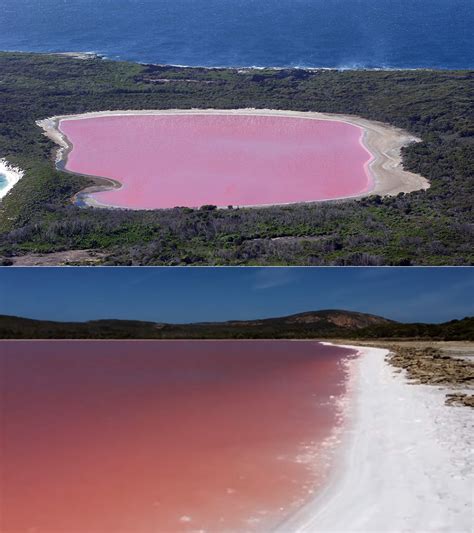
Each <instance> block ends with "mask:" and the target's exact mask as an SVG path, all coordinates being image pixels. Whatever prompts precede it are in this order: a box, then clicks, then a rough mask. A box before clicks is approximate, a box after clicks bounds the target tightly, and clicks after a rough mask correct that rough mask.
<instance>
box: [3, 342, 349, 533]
mask: <svg viewBox="0 0 474 533" xmlns="http://www.w3.org/2000/svg"><path fill="white" fill-rule="evenodd" d="M355 354H356V352H355V351H354V350H351V349H347V348H343V347H340V346H325V345H322V344H320V343H318V342H313V341H284V340H281V341H238V340H236V341H0V371H1V372H0V381H1V385H2V394H1V395H0V422H1V424H0V428H1V438H0V457H1V476H0V495H1V496H0V531H1V532H2V533H19V532H30V533H33V532H34V533H174V532H183V533H185V532H186V533H191V532H194V533H195V532H197V531H206V532H207V533H211V532H214V533H221V532H223V531H228V532H230V531H234V532H236V531H245V532H262V533H263V532H268V531H270V530H272V529H273V528H274V527H275V526H276V525H277V524H279V523H281V521H283V520H284V519H285V518H286V517H288V516H289V515H291V514H292V513H293V512H294V511H295V510H296V509H298V508H299V507H300V506H301V505H302V504H304V503H305V502H306V501H307V500H308V499H312V498H313V497H314V496H315V494H316V493H317V492H318V491H319V490H320V489H321V487H322V486H323V485H324V483H325V482H326V480H327V475H328V462H330V461H331V456H330V454H331V448H330V446H328V445H329V441H327V440H326V439H327V438H328V437H330V436H331V434H332V431H333V429H334V427H336V426H337V425H338V424H340V419H339V418H338V413H339V411H338V408H337V405H338V400H339V399H341V398H345V397H346V387H347V379H348V368H347V364H346V362H347V361H348V360H349V359H350V358H352V357H353V356H354V355H355ZM328 454H329V455H328Z"/></svg>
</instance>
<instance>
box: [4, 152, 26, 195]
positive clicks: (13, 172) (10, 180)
mask: <svg viewBox="0 0 474 533" xmlns="http://www.w3.org/2000/svg"><path fill="white" fill-rule="evenodd" d="M0 174H1V175H2V176H5V178H6V179H7V185H6V187H3V188H2V189H0V200H1V199H2V198H3V197H4V196H6V194H7V193H9V192H10V191H11V190H12V188H13V187H14V186H15V185H16V184H17V183H18V182H19V181H20V179H21V178H22V177H23V174H24V172H23V170H21V169H20V168H17V167H14V166H12V165H10V164H9V163H8V162H7V161H6V160H5V159H0Z"/></svg>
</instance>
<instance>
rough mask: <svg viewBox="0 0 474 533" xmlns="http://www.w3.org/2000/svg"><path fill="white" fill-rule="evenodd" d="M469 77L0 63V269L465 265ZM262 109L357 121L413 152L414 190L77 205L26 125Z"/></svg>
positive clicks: (43, 59) (74, 187)
mask: <svg viewBox="0 0 474 533" xmlns="http://www.w3.org/2000/svg"><path fill="white" fill-rule="evenodd" d="M473 102H474V72H473V71H344V72H337V71H314V72H309V71H302V70H281V71H274V70H262V71H260V70H259V71H255V70H244V71H237V70H233V69H217V70H206V69H199V68H196V69H191V68H175V67H160V66H149V65H148V66H147V65H138V64H132V63H123V62H112V61H104V60H100V59H90V60H80V59H73V58H69V57H64V56H54V55H39V54H23V53H0V157H5V158H6V159H7V160H8V161H9V162H11V163H12V164H15V165H18V166H20V167H22V168H23V169H24V170H25V171H26V175H25V177H24V178H23V179H22V180H20V182H19V183H18V184H17V185H16V186H15V187H14V189H13V190H12V192H11V193H10V194H9V195H7V197H6V198H5V199H4V200H3V201H2V202H1V203H0V260H1V258H2V257H3V263H4V264H9V263H11V262H12V259H11V258H14V257H16V256H21V255H25V254H30V253H49V252H59V251H65V250H85V249H89V250H94V251H95V252H105V254H104V259H103V261H102V262H103V263H105V264H111V265H114V264H115V265H130V264H134V265H180V264H210V265H225V264H234V265H244V264H245V265H256V264H261V265H265V264H272V265H283V264H299V265H411V264H416V265H467V264H472V263H473V262H474V252H473V247H472V242H473V235H474V224H473V222H474V219H473V212H472V209H473V201H472V199H473V198H474V190H473V189H474V179H473V177H474V157H473V156H472V154H473V150H474V113H473ZM177 107H178V108H191V107H200V108H207V107H214V108H223V109H225V108H239V107H240V108H242V107H255V108H273V109H292V110H300V111H321V112H331V113H346V114H354V115H359V116H362V117H365V118H368V119H373V120H379V121H383V122H386V123H390V124H393V125H395V126H398V127H401V128H404V129H406V130H408V131H410V132H412V133H413V134H415V135H418V136H419V137H420V138H421V139H422V140H423V142H422V143H418V144H414V145H411V146H409V147H407V148H405V149H404V151H403V156H404V165H405V168H407V169H408V170H411V171H413V172H416V173H419V174H422V175H423V176H425V177H427V178H428V179H429V180H430V182H431V188H430V189H429V190H428V191H426V192H415V193H411V194H400V195H398V196H397V197H391V198H388V197H387V198H380V197H378V196H372V197H369V198H365V199H362V200H346V201H337V202H328V203H322V204H312V205H294V206H281V207H271V208H260V209H227V210H215V209H210V208H209V206H207V208H205V209H196V210H193V209H186V208H175V209H169V210H156V211H126V210H103V209H100V210H98V209H92V208H79V207H76V206H74V205H72V203H71V201H70V199H71V197H72V196H73V195H74V194H75V193H77V192H78V191H80V190H81V189H82V188H84V187H85V186H87V185H88V184H90V183H91V180H90V179H88V178H84V177H81V176H73V175H71V174H66V173H62V172H59V171H57V170H55V168H54V163H53V160H52V157H51V154H52V151H53V149H54V145H53V143H52V142H51V141H49V140H48V139H46V138H45V137H44V136H43V135H42V132H41V130H40V129H39V128H38V127H37V126H36V125H35V121H36V120H38V119H42V118H46V117H49V116H53V115H60V114H70V113H83V112H87V111H100V110H106V109H109V110H113V109H151V108H162V109H165V108H177Z"/></svg>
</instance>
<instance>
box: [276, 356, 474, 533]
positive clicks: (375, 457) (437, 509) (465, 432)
mask: <svg viewBox="0 0 474 533" xmlns="http://www.w3.org/2000/svg"><path fill="white" fill-rule="evenodd" d="M355 348H357V349H359V350H360V356H359V358H357V359H354V360H352V362H351V363H350V364H351V365H352V380H351V383H350V392H349V395H348V399H347V402H346V405H345V409H346V416H345V419H346V423H345V428H344V430H343V432H342V436H341V439H342V442H343V443H344V444H343V445H342V446H341V449H340V450H339V452H338V453H339V455H338V457H337V460H336V461H335V462H336V465H337V466H335V468H334V475H333V478H332V480H331V481H330V483H329V484H328V485H327V487H326V489H325V490H324V491H323V492H322V493H320V494H319V495H318V496H317V497H316V498H315V499H314V500H313V501H312V502H309V503H308V504H307V505H305V506H304V507H303V508H302V509H301V510H300V511H299V512H297V513H296V514H295V515H294V516H293V517H291V518H290V519H289V520H287V521H286V522H285V523H284V524H282V526H281V528H280V529H279V530H278V531H281V532H288V531H292V532H294V533H296V532H301V533H302V532H314V531H318V532H338V533H342V532H345V533H347V532H355V531H357V532H369V531H371V532H382V531H384V532H385V531H387V532H388V531H391V532H399V531H404V532H413V533H415V532H421V531H423V532H427V531H445V532H450V533H453V532H456V533H460V532H466V533H467V532H469V531H472V527H473V525H474V522H473V504H472V491H473V486H474V481H473V458H472V454H471V446H470V442H472V436H473V430H474V427H473V422H472V411H471V410H470V409H469V408H467V407H458V406H446V405H445V403H444V401H445V393H446V390H442V389H441V388H439V387H436V386H430V385H414V384H409V383H408V382H407V379H406V377H405V375H404V373H403V372H397V371H396V369H395V368H393V367H392V366H390V365H389V364H388V363H387V362H386V361H385V357H386V355H387V354H388V350H384V349H379V348H365V347H360V346H359V347H355Z"/></svg>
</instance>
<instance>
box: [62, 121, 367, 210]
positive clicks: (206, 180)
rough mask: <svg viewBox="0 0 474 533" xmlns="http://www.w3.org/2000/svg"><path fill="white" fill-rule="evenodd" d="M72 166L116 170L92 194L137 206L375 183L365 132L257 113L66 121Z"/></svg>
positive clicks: (261, 199)
mask: <svg viewBox="0 0 474 533" xmlns="http://www.w3.org/2000/svg"><path fill="white" fill-rule="evenodd" d="M60 129H61V131H62V132H63V133H64V134H65V135H66V136H67V138H68V140H69V142H70V143H71V144H72V150H71V151H70V153H69V155H68V158H67V162H66V169H67V170H70V171H72V172H78V173H81V174H89V175H94V176H101V177H107V178H112V179H114V180H116V181H118V182H120V184H121V185H122V187H121V188H120V189H117V190H110V191H104V192H98V193H93V194H91V195H90V196H91V197H92V198H94V199H95V200H96V201H97V202H99V203H100V204H103V205H108V206H117V207H124V208H131V209H141V208H143V209H152V208H171V207H176V206H186V207H200V206H202V205H206V204H210V205H217V206H219V207H224V206H228V205H234V206H254V205H267V204H285V203H295V202H310V201H317V200H328V199H333V198H341V197H349V196H356V195H359V194H363V193H365V192H368V191H370V190H371V188H372V179H371V177H370V174H369V170H368V165H369V162H370V160H371V154H370V153H369V152H368V150H367V149H366V148H365V147H364V145H363V143H362V136H363V130H362V128H359V127H358V126H354V125H352V124H348V123H345V122H340V121H330V120H314V119H304V118H292V117H282V116H261V115H247V116H245V115H123V116H117V115H115V116H113V115H109V116H103V117H96V118H83V119H65V120H62V121H61V122H60Z"/></svg>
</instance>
